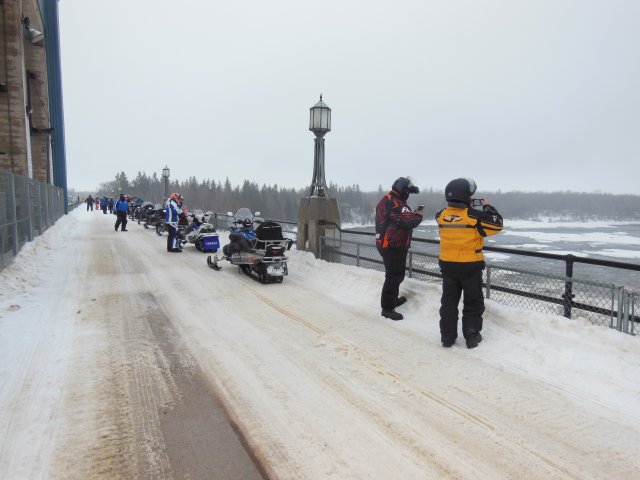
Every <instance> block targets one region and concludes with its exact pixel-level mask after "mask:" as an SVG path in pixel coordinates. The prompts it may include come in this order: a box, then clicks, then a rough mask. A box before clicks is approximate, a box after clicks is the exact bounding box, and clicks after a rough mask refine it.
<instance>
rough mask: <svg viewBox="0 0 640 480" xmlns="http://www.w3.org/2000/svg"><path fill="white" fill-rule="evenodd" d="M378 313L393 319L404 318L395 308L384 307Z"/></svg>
mask: <svg viewBox="0 0 640 480" xmlns="http://www.w3.org/2000/svg"><path fill="white" fill-rule="evenodd" d="M380 315H382V316H383V317H385V318H389V319H391V320H395V321H398V320H402V319H403V318H404V317H403V316H402V314H401V313H398V312H396V311H395V310H385V309H384V308H383V309H382V312H381V313H380Z"/></svg>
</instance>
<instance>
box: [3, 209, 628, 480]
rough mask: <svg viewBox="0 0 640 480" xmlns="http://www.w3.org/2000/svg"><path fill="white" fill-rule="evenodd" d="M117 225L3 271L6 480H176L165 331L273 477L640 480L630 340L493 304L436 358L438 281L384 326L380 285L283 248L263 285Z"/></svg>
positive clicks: (36, 247)
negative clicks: (477, 334) (167, 422)
mask: <svg viewBox="0 0 640 480" xmlns="http://www.w3.org/2000/svg"><path fill="white" fill-rule="evenodd" d="M114 220H115V217H114V216H112V215H103V214H102V213H96V212H86V211H84V210H83V209H76V210H74V211H73V212H71V213H70V214H69V215H68V216H65V217H64V218H62V219H61V220H60V221H58V223H57V224H56V225H55V226H53V227H52V228H50V229H49V230H48V231H46V232H45V233H44V235H42V236H41V237H38V238H36V239H35V240H34V241H33V242H31V243H29V244H27V245H26V246H25V247H24V248H23V249H22V251H21V252H20V253H19V255H18V256H17V257H16V259H15V261H14V262H13V263H12V264H11V265H10V266H8V267H7V268H5V269H4V270H3V271H2V272H0V380H1V381H0V432H2V440H1V442H0V478H3V479H4V478H6V479H36V478H50V479H63V478H64V479H72V480H75V479H87V478H173V475H172V473H171V471H172V470H171V469H172V465H171V461H172V460H171V456H170V454H169V453H167V451H168V449H167V444H168V443H169V442H170V440H171V438H170V437H169V436H168V435H167V432H166V430H163V429H161V428H160V427H159V425H161V423H162V420H161V418H162V416H163V415H167V414H169V413H170V412H171V411H172V409H173V408H175V407H176V405H179V404H180V402H181V401H182V393H181V391H180V388H179V387H178V386H177V385H178V384H177V383H176V381H175V378H174V373H175V372H173V371H169V370H170V369H167V368H166V360H167V358H166V356H167V354H166V353H163V352H166V349H165V350H163V349H161V348H160V347H159V346H158V342H157V338H158V335H159V334H158V328H160V327H159V325H166V328H165V327H162V328H164V329H165V330H166V331H170V332H174V333H172V335H173V336H175V337H179V339H180V341H181V342H183V345H184V348H183V349H181V350H175V351H173V350H171V351H170V353H169V355H174V356H177V357H176V358H179V361H180V365H182V368H183V370H184V371H186V372H191V371H194V370H195V369H199V370H200V371H202V372H203V375H204V376H205V378H206V381H207V382H208V384H209V385H210V389H211V392H213V393H215V394H216V395H218V396H219V397H220V398H221V399H222V401H223V403H224V405H225V408H226V409H227V411H228V414H229V416H230V418H231V420H232V421H233V422H234V423H235V425H236V426H237V429H238V431H239V432H240V434H241V435H242V436H243V437H244V439H245V441H246V444H247V446H248V448H249V449H250V450H252V452H253V455H254V456H255V458H256V459H259V461H260V462H262V463H263V466H264V469H265V472H266V473H267V474H268V475H269V476H271V477H272V478H278V479H319V478H322V479H325V478H335V479H403V480H407V479H430V478H434V479H435V478H459V479H477V478H486V479H489V478H490V479H514V478H518V479H523V478H525V479H526V478H530V479H550V478H556V479H565V478H566V479H593V478H599V479H619V478H640V408H639V405H640V349H639V346H640V344H639V343H638V342H639V340H638V338H637V337H632V336H629V335H625V334H621V333H618V332H615V331H611V330H609V329H607V328H604V327H594V326H592V325H590V324H586V323H582V322H581V321H576V320H574V321H570V320H567V319H565V318H563V317H559V316H558V317H555V316H548V315H541V314H537V313H531V312H526V311H521V310H516V309H512V308H507V307H505V306H501V305H499V304H497V303H494V302H492V301H487V302H486V303H487V310H486V313H485V320H484V330H483V332H482V333H483V336H484V341H483V342H482V343H481V344H480V346H479V347H478V348H476V349H473V350H468V349H466V348H465V346H464V342H463V341H461V339H459V340H458V342H457V344H456V345H454V347H453V348H451V349H444V348H442V346H441V344H440V341H439V340H440V338H439V330H438V309H439V301H440V289H439V287H438V286H436V285H429V284H424V283H420V282H418V281H414V280H412V279H406V280H405V281H404V283H403V285H402V288H401V290H402V293H403V294H404V295H406V296H407V297H408V302H407V303H406V304H405V305H403V306H402V307H400V308H399V310H400V311H401V312H402V313H403V314H404V316H405V319H404V320H403V321H400V322H392V321H389V320H386V319H384V318H382V317H381V316H380V308H379V293H380V288H381V286H382V283H383V274H382V273H380V272H377V271H371V270H365V269H360V268H356V267H349V266H344V265H339V264H329V263H326V262H324V261H320V260H317V259H315V258H314V257H313V255H311V254H309V253H304V252H298V251H296V250H295V249H292V250H291V251H290V252H288V256H289V258H290V260H289V276H288V277H286V278H285V280H284V282H283V283H282V284H273V285H261V284H259V283H257V282H255V281H253V280H252V279H250V278H248V277H246V276H244V275H241V274H239V273H238V271H237V269H236V268H235V267H233V266H231V265H230V264H228V263H227V262H222V263H221V265H222V267H223V268H222V270H221V271H214V270H212V269H210V268H208V267H207V264H206V254H202V253H200V252H198V251H197V250H196V249H195V248H193V247H192V246H186V247H185V251H184V252H183V253H181V254H171V253H168V252H166V237H164V238H159V237H158V236H157V235H156V234H155V233H154V232H153V231H152V230H145V229H144V228H142V227H141V226H140V225H137V224H135V223H133V222H130V223H129V227H128V230H129V231H128V232H114V230H113V222H114ZM220 236H221V241H222V243H223V244H224V243H225V240H226V234H225V233H224V232H220ZM169 327H170V328H169ZM141 472H142V473H141Z"/></svg>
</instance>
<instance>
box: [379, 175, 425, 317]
mask: <svg viewBox="0 0 640 480" xmlns="http://www.w3.org/2000/svg"><path fill="white" fill-rule="evenodd" d="M418 192H419V190H418V187H416V186H415V185H413V183H411V179H409V178H407V177H400V178H398V179H397V180H396V181H395V182H394V183H393V186H392V187H391V191H390V192H389V193H387V194H386V195H385V196H384V197H382V199H381V200H380V201H379V202H378V205H377V206H376V247H377V249H378V252H379V253H380V255H381V256H382V260H383V262H384V271H385V276H384V285H383V286H382V293H381V294H380V306H381V307H382V311H381V315H382V316H383V317H385V318H389V319H391V320H402V319H403V318H404V317H403V316H402V314H401V313H398V312H396V310H395V308H396V307H398V306H400V305H402V304H403V303H405V302H406V301H407V299H406V298H405V297H401V296H398V294H399V292H400V284H401V283H402V281H403V280H404V276H405V268H406V262H407V252H408V251H409V247H410V246H411V236H412V233H413V229H414V228H416V227H417V226H418V225H420V222H422V210H421V209H418V210H416V211H415V212H412V211H411V208H409V206H408V205H407V199H408V198H409V194H411V193H418Z"/></svg>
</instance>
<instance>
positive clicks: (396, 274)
mask: <svg viewBox="0 0 640 480" xmlns="http://www.w3.org/2000/svg"><path fill="white" fill-rule="evenodd" d="M475 192H476V183H475V182H474V181H473V180H472V179H470V178H456V179H455V180H452V181H450V182H449V183H448V184H447V186H446V187H445V192H444V193H445V200H446V202H447V207H446V208H444V209H442V210H440V211H439V212H437V213H436V216H435V218H436V221H437V222H438V229H439V232H440V255H439V261H438V263H439V265H440V272H441V273H442V298H441V301H440V340H441V341H442V346H443V347H445V348H448V347H451V346H452V345H453V344H454V343H455V341H456V339H457V337H458V313H459V312H458V305H459V303H460V298H461V297H462V298H463V308H462V335H463V337H464V339H465V343H466V346H467V348H475V347H477V346H478V344H479V343H480V342H481V341H482V335H481V333H480V332H481V331H482V315H483V313H484V296H483V292H482V270H484V268H485V263H484V256H483V254H482V248H483V245H484V238H485V237H487V236H490V235H495V234H496V233H498V232H500V231H501V230H502V224H503V220H502V216H501V215H500V214H499V213H498V211H497V210H496V209H495V208H494V207H493V206H491V205H490V204H489V202H488V201H487V200H485V199H472V196H473V195H474V194H475ZM415 193H419V189H418V187H416V186H415V185H413V183H412V182H411V180H410V178H408V177H400V178H398V179H397V180H396V181H395V182H394V183H393V185H392V187H391V191H390V192H389V193H387V194H386V195H385V196H384V197H382V199H381V200H380V201H379V202H378V205H377V206H376V247H377V249H378V252H379V253H380V255H381V256H382V260H383V263H384V268H385V280H384V284H383V286H382V293H381V295H380V306H381V307H382V311H381V315H382V316H383V317H385V318H389V319H391V320H402V319H403V316H402V314H401V313H399V312H397V311H396V307H399V306H400V305H402V304H404V303H405V302H406V301H407V299H406V298H405V297H404V296H400V295H399V293H400V284H401V283H402V281H403V280H404V276H405V268H406V259H407V252H408V250H409V247H410V246H411V237H412V233H413V229H414V228H416V227H417V226H418V225H420V223H421V222H422V220H423V208H424V206H423V205H420V206H419V207H418V208H417V209H416V210H415V211H412V210H411V207H409V205H408V204H407V200H408V198H409V195H410V194H415ZM476 204H477V205H476ZM474 206H479V207H481V209H476V208H473V207H474Z"/></svg>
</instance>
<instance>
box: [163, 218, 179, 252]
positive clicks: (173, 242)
mask: <svg viewBox="0 0 640 480" xmlns="http://www.w3.org/2000/svg"><path fill="white" fill-rule="evenodd" d="M166 227H167V233H168V234H169V236H168V237H167V252H173V251H175V250H179V249H180V238H179V237H178V227H177V226H176V225H171V224H170V223H167V224H166Z"/></svg>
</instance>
